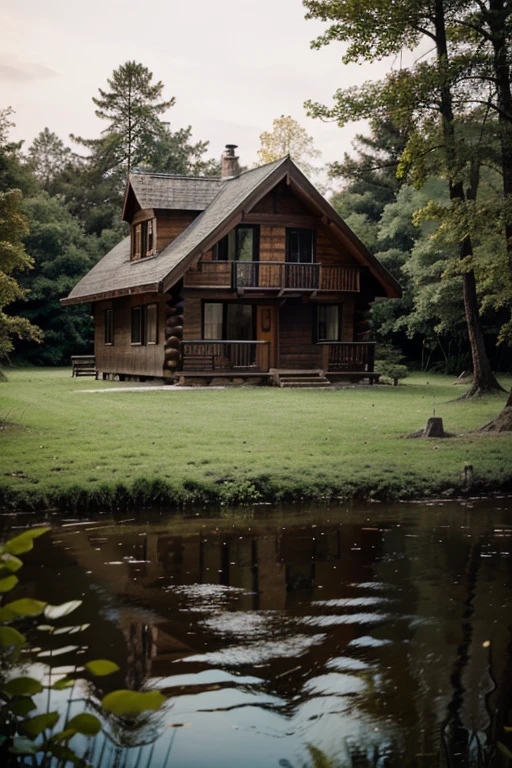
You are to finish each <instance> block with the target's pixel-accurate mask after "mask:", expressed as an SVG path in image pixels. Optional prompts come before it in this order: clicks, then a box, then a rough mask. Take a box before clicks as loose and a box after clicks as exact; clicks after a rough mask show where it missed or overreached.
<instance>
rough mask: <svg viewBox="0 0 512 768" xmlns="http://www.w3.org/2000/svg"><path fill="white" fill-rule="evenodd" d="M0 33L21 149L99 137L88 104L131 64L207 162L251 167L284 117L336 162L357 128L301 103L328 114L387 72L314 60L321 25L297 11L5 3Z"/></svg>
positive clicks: (263, 3)
mask: <svg viewBox="0 0 512 768" xmlns="http://www.w3.org/2000/svg"><path fill="white" fill-rule="evenodd" d="M0 25H1V29H2V52H1V53H0V108H4V107H7V106H11V107H12V108H13V109H14V110H15V115H14V117H13V120H14V121H15V123H16V127H15V129H13V131H12V132H11V138H13V139H16V140H18V139H24V140H25V142H26V144H25V146H26V147H27V146H28V145H29V144H30V143H31V141H32V140H33V138H34V137H35V136H36V135H37V134H38V133H39V131H41V130H42V129H43V128H44V127H45V126H47V127H48V128H49V129H50V130H52V131H54V132H55V133H57V134H58V135H59V136H60V137H61V138H62V139H63V140H64V141H66V143H70V144H71V142H70V140H69V138H68V137H69V134H70V133H74V134H76V135H80V136H85V137H87V138H93V137H97V136H98V135H99V133H100V132H101V130H102V129H103V128H105V127H106V124H105V123H104V121H102V120H100V119H98V118H97V117H96V116H95V114H94V105H93V103H92V97H93V96H96V95H97V94H98V88H104V89H105V88H106V87H107V82H106V81H107V78H108V77H109V76H110V75H111V73H112V71H113V70H114V69H116V68H117V67H118V66H119V65H120V64H122V63H124V62H125V61H127V60H135V61H138V62H141V63H142V64H144V65H145V66H147V67H148V68H149V69H150V70H151V71H152V72H153V75H154V79H155V80H161V81H162V82H163V83H164V85H165V90H164V94H163V95H164V97H165V98H170V97H172V96H175V97H176V104H175V106H174V107H172V108H171V109H169V111H168V112H167V113H166V114H165V115H163V116H161V119H162V120H165V121H169V122H170V124H171V125H170V127H171V130H176V129H178V128H182V127H185V126H188V125H191V126H192V129H193V137H194V139H196V140H198V139H201V140H209V141H210V148H209V149H210V151H209V153H208V155H209V156H213V157H217V158H218V157H220V154H221V152H222V149H223V148H224V146H225V144H228V143H233V144H238V147H239V149H238V154H239V156H240V161H241V162H242V164H244V165H251V164H252V163H254V162H255V161H256V159H257V151H258V148H259V136H260V134H261V133H262V131H267V130H270V129H271V128H272V121H273V120H274V119H275V118H276V117H279V116H280V115H282V114H284V115H291V116H292V117H293V118H294V119H296V120H297V121H298V122H299V123H300V124H301V125H302V126H303V127H304V128H305V129H306V130H307V131H308V133H309V134H310V135H311V136H312V137H313V139H314V143H315V146H316V148H317V149H319V150H320V151H321V152H322V162H324V163H327V162H332V161H334V160H340V159H342V157H343V154H344V152H346V151H348V152H350V151H351V143H352V140H353V138H354V136H355V134H356V132H357V131H361V129H363V130H364V125H361V124H359V125H357V124H351V125H349V126H347V127H345V128H339V127H338V126H336V125H335V124H333V123H323V122H321V121H319V120H313V119H311V118H308V117H306V114H305V110H304V107H303V104H304V101H306V99H312V100H314V101H320V102H322V103H331V100H332V95H333V93H334V92H335V90H336V89H337V88H339V87H347V86H350V85H356V84H359V83H361V82H363V81H364V80H367V79H371V78H375V77H380V76H382V74H383V70H384V71H385V69H386V68H388V67H389V66H391V62H387V63H381V64H379V65H363V66H358V65H351V66H344V65H343V64H342V62H341V57H342V54H343V47H342V46H341V44H339V43H338V44H335V45H331V46H329V47H328V48H323V49H322V50H320V51H315V50H312V49H311V48H310V41H311V40H312V39H313V38H314V37H316V36H317V35H318V34H319V33H321V32H322V30H323V25H322V24H321V23H319V22H316V21H306V20H305V19H304V8H303V6H302V2H301V0H257V1H255V0H216V1H215V2H212V0H151V2H150V3H144V2H143V0H137V2H135V0H123V2H121V0H87V2H86V3H83V2H80V3H78V2H77V0H44V2H43V0H16V2H12V0H10V2H8V1H7V0H0Z"/></svg>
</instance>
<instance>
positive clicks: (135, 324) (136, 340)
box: [132, 307, 144, 344]
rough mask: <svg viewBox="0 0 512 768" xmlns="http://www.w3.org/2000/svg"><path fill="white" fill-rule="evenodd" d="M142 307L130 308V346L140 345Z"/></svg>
mask: <svg viewBox="0 0 512 768" xmlns="http://www.w3.org/2000/svg"><path fill="white" fill-rule="evenodd" d="M142 316H143V315H142V307H132V344H142V339H143V338H144V337H143V333H142V331H143V328H142Z"/></svg>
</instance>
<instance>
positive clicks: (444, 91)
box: [434, 0, 503, 399]
mask: <svg viewBox="0 0 512 768" xmlns="http://www.w3.org/2000/svg"><path fill="white" fill-rule="evenodd" d="M434 9H435V10H434V26H435V38H436V51H437V62H438V67H439V71H440V73H444V75H445V76H444V78H443V80H444V85H442V86H441V88H440V101H439V111H440V113H441V121H442V131H443V138H444V143H445V157H446V167H447V171H448V183H449V190H450V200H451V201H452V202H454V203H465V202H466V195H465V192H464V187H463V184H462V182H461V181H457V180H456V179H457V177H460V168H459V162H458V157H457V145H456V138H455V116H454V114H453V99H452V92H451V87H450V85H449V80H448V77H447V76H446V75H447V71H448V64H449V61H448V45H447V40H446V25H445V9H444V0H435V6H434ZM471 171H472V180H471V187H470V190H471V191H470V194H475V196H476V189H477V186H478V165H472V167H471ZM474 173H476V179H473V175H474ZM459 253H460V258H461V260H467V259H468V257H469V259H471V258H472V256H473V246H472V243H471V238H470V237H469V235H466V237H465V238H464V239H463V240H462V242H461V243H460V244H459ZM462 279H463V296H464V311H465V315H466V322H467V326H468V336H469V343H470V346H471V357H472V360H473V385H472V387H471V388H470V389H469V391H468V392H467V393H466V394H464V395H463V396H462V398H459V399H463V398H468V397H475V396H476V395H483V394H485V393H487V392H499V391H503V390H502V387H501V386H500V385H499V383H498V382H497V381H496V378H495V376H494V374H493V373H492V370H491V365H490V363H489V359H488V357H487V353H486V351H485V344H484V336H483V333H482V326H481V324H480V316H479V313H478V299H477V295H476V282H475V275H474V272H473V269H472V267H469V269H467V271H465V272H464V273H463V277H462Z"/></svg>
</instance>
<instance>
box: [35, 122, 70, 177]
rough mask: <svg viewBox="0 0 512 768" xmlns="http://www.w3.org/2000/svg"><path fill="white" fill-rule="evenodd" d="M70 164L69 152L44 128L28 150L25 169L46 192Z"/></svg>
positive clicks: (60, 140)
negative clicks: (28, 170) (26, 168)
mask: <svg viewBox="0 0 512 768" xmlns="http://www.w3.org/2000/svg"><path fill="white" fill-rule="evenodd" d="M72 163H73V155H72V152H71V150H70V149H69V147H66V146H65V144H64V142H63V141H62V139H59V137H58V136H57V134H55V133H53V132H52V131H50V130H49V128H44V129H43V130H42V131H41V132H40V133H39V135H38V136H36V138H35V139H34V141H33V142H32V144H31V146H30V147H29V149H28V157H27V167H28V168H29V169H30V171H31V173H33V174H34V176H35V177H36V179H37V180H38V181H39V183H40V184H41V186H42V188H43V189H46V190H48V191H49V190H50V189H51V186H52V182H53V181H54V180H55V178H56V177H57V175H58V174H59V173H61V172H62V171H63V170H64V169H65V168H66V167H67V166H69V165H72Z"/></svg>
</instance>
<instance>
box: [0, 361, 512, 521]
mask: <svg viewBox="0 0 512 768" xmlns="http://www.w3.org/2000/svg"><path fill="white" fill-rule="evenodd" d="M6 373H7V377H8V381H7V382H4V383H2V384H0V440H1V443H2V450H1V459H0V510H1V511H3V512H9V511H19V510H25V511H32V510H34V511H50V510H58V511H60V512H68V513H74V514H80V513H84V512H87V513H92V512H96V511H101V510H112V509H116V508H121V507H127V508H132V509H133V508H136V507H146V506H153V507H155V506H161V507H164V506H165V507H169V508H180V509H181V508H182V507H183V506H190V505H192V506H195V507H198V508H204V507H213V506H219V505H223V504H226V505H237V504H255V503H256V504H257V503H264V502H276V503H282V502H306V501H328V500H340V501H369V500H379V501H398V500H404V501H405V500H417V499H428V498H432V497H439V496H441V497H443V498H453V497H457V496H460V495H463V494H464V493H466V494H469V495H471V496H478V495H489V494H492V493H497V492H500V493H507V492H510V491H512V462H511V461H510V457H511V455H512V435H510V434H501V435H500V434H498V435H496V434H485V433H482V434H477V433H476V432H475V430H477V429H478V428H480V427H481V426H483V425H484V424H486V423H487V422H489V421H490V420H491V419H492V418H494V417H495V416H496V415H497V413H499V411H500V410H501V408H502V407H503V405H504V402H505V400H506V394H504V395H502V396H501V395H490V396H486V397H482V398H478V399H476V400H469V401H463V402H455V398H457V397H458V396H459V395H460V394H461V390H462V387H460V386H453V382H454V377H450V376H444V375H439V374H431V373H427V374H424V373H421V374H420V373H415V374H412V375H411V376H410V377H409V378H408V379H407V380H406V383H405V384H403V385H401V386H399V387H389V386H373V387H368V386H365V387H362V386H361V387H353V388H340V389H333V390H327V391H316V390H293V389H292V390H283V389H277V388H270V387H241V388H229V387H227V388H226V389H222V390H211V391H208V390H185V391H176V390H169V391H162V390H158V391H157V390H156V391H151V390H149V391H148V389H147V385H140V386H141V387H145V389H144V391H141V392H123V391H117V392H110V393H106V392H105V393H96V392H90V391H89V392H87V391H85V390H108V389H114V388H115V389H120V388H132V387H134V386H137V385H134V384H133V383H131V382H127V383H126V384H120V383H119V382H103V381H95V380H92V379H83V378H79V379H72V378H71V372H70V369H69V368H57V369H55V368H54V369H49V368H46V369H45V368H18V369H10V370H7V371H6ZM499 378H500V382H501V383H502V385H503V386H504V387H505V389H510V385H511V381H510V376H508V377H507V376H503V377H499ZM434 413H435V415H436V416H440V417H442V418H443V421H444V428H445V430H446V431H447V432H449V433H451V434H452V435H455V436H454V437H449V438H445V439H435V438H430V439H424V440H422V439H419V440H407V439H405V438H406V437H407V436H408V435H410V434H411V433H413V432H415V431H417V430H419V429H422V428H423V427H424V426H425V424H426V422H427V419H428V418H429V417H430V416H432V415H434ZM466 464H471V465H472V467H473V473H472V482H471V485H470V486H468V484H467V482H466V478H465V474H464V467H465V465H466Z"/></svg>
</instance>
